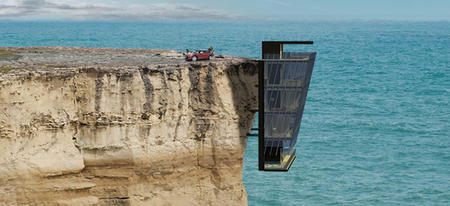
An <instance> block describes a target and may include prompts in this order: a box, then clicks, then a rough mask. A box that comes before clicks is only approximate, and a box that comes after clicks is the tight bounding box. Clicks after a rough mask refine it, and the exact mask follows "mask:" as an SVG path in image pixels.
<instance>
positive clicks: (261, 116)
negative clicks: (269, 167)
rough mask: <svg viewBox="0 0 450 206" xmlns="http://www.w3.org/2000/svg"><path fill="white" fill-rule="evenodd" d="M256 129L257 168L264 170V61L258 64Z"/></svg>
mask: <svg viewBox="0 0 450 206" xmlns="http://www.w3.org/2000/svg"><path fill="white" fill-rule="evenodd" d="M263 59H264V53H263ZM258 129H259V130H258V156H259V157H258V164H259V165H258V168H259V170H264V131H265V128H264V62H262V63H261V64H258Z"/></svg>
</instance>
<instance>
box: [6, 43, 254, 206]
mask: <svg viewBox="0 0 450 206" xmlns="http://www.w3.org/2000/svg"><path fill="white" fill-rule="evenodd" d="M219 57H221V58H219ZM219 57H217V58H215V59H214V60H212V61H199V62H185V61H184V59H183V56H182V54H181V53H179V52H175V51H159V50H132V49H86V48H55V47H41V48H0V205H246V204H247V196H246V193H245V189H244V186H243V184H242V163H243V155H244V148H245V145H246V134H247V133H248V131H249V129H250V128H251V126H252V124H253V118H254V111H253V109H254V108H256V107H257V96H256V95H257V63H256V62H255V61H253V60H250V59H242V58H235V57H229V56H219Z"/></svg>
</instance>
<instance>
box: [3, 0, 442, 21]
mask: <svg viewBox="0 0 450 206" xmlns="http://www.w3.org/2000/svg"><path fill="white" fill-rule="evenodd" d="M0 19H6V20H126V21H128V20H130V21H134V20H139V21H154V20H155V21H159V20H170V21H178V20H185V21H203V20H210V21H236V20H240V21H247V20H250V21H252V20H256V21H271V20H281V21H286V20H287V21H306V20H356V19H361V20H414V21H422V20H426V21H429V20H431V21H434V20H445V21H449V20H450V0H309V1H306V0H221V1H212V0H190V1H187V0H184V1H180V0H165V1H163V0H127V1H120V0H0Z"/></svg>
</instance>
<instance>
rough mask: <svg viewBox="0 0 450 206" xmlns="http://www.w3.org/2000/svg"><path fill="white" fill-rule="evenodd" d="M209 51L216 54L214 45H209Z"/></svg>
mask: <svg viewBox="0 0 450 206" xmlns="http://www.w3.org/2000/svg"><path fill="white" fill-rule="evenodd" d="M208 51H209V52H211V53H213V54H214V47H213V46H212V45H211V46H209V48H208Z"/></svg>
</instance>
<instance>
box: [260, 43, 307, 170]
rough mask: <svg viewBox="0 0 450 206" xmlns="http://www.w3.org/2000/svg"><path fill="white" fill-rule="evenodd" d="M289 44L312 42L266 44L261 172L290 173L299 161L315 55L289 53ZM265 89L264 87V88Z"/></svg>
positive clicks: (261, 87) (261, 113)
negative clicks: (298, 144)
mask: <svg viewBox="0 0 450 206" xmlns="http://www.w3.org/2000/svg"><path fill="white" fill-rule="evenodd" d="M285 44H313V42H312V41H263V42H262V58H263V66H262V67H261V68H260V72H259V85H260V86H259V108H258V113H259V119H258V128H259V130H258V138H259V141H258V143H259V148H258V153H259V170H264V171H288V170H289V168H290V167H291V165H292V162H293V161H294V159H295V144H296V142H297V136H298V133H299V130H300V123H301V120H302V115H303V109H304V107H305V101H306V95H307V93H308V87H309V82H310V80H311V74H312V70H313V67H314V60H315V58H316V53H315V52H293V51H289V52H286V51H284V50H283V45H285ZM261 85H262V86H261Z"/></svg>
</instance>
